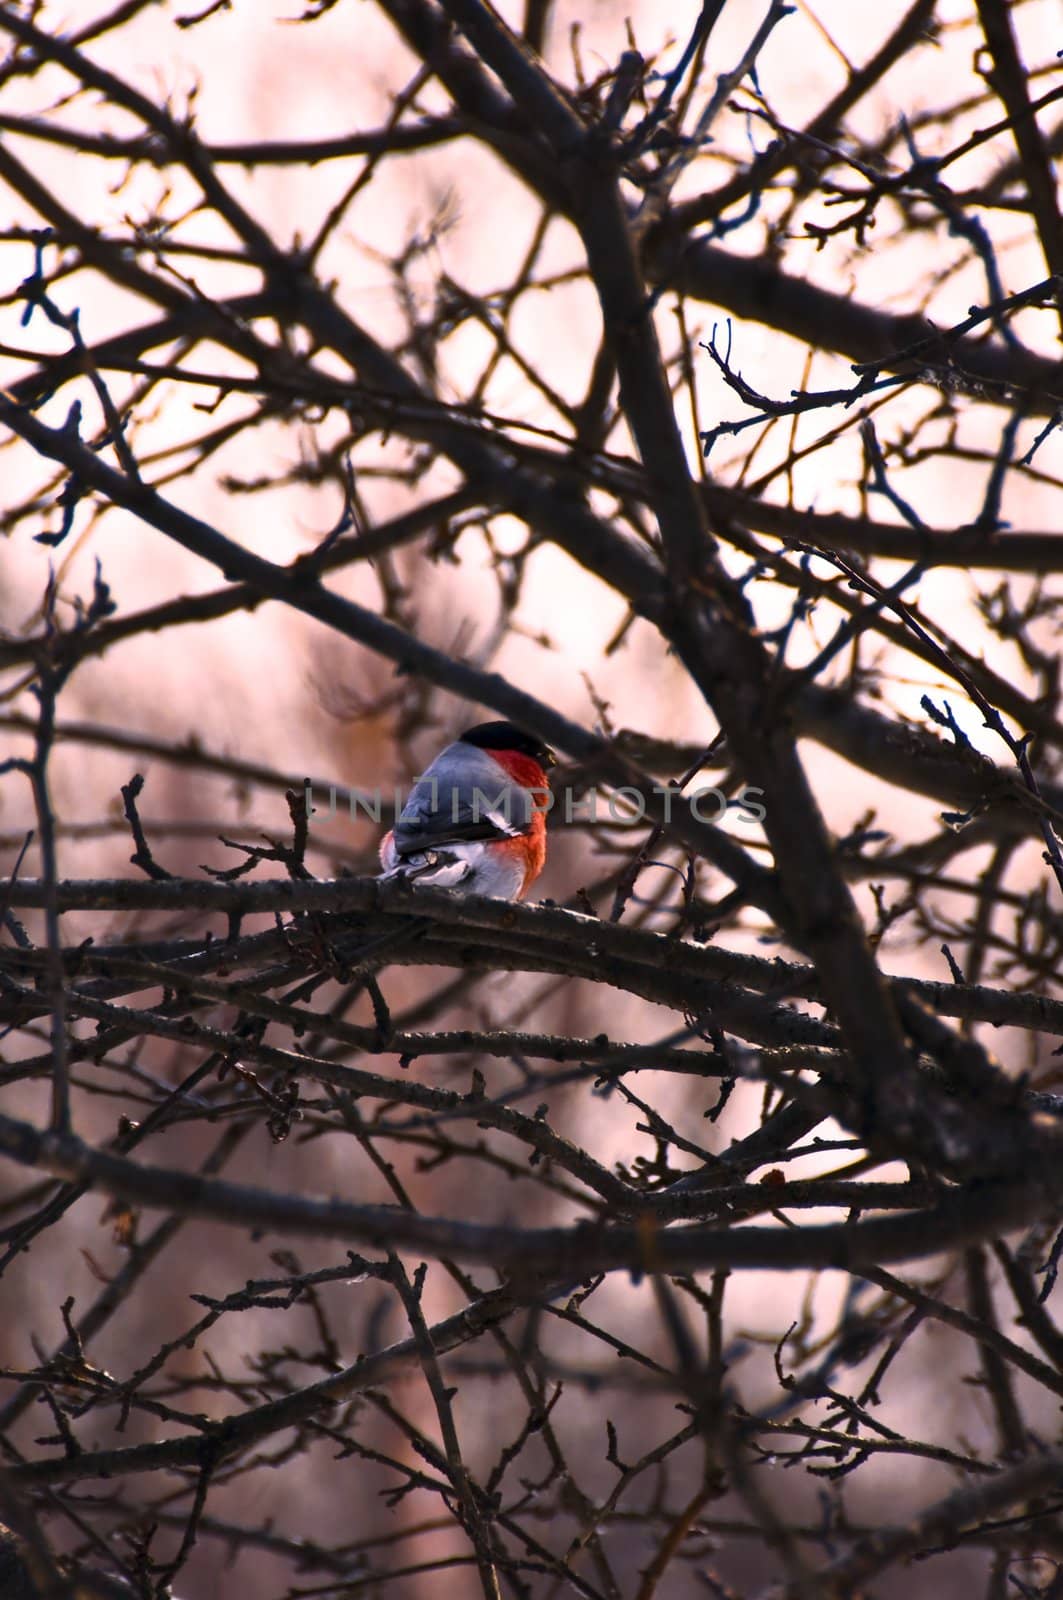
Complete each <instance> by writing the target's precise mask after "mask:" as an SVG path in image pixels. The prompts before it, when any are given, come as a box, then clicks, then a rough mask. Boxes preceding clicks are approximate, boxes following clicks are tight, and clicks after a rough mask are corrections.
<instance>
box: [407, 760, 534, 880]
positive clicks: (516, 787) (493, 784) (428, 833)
mask: <svg viewBox="0 0 1063 1600" xmlns="http://www.w3.org/2000/svg"><path fill="white" fill-rule="evenodd" d="M534 810H535V801H534V798H533V796H532V794H531V791H530V790H528V789H524V788H522V787H521V785H520V784H518V783H514V782H513V780H512V779H511V778H510V777H509V776H508V775H507V774H506V773H505V772H504V771H503V769H502V768H501V767H500V766H499V765H498V762H497V761H495V760H493V759H492V757H491V756H489V755H488V754H487V751H486V750H479V749H477V748H476V746H475V745H466V744H462V743H461V742H460V741H457V742H456V743H454V744H448V745H447V747H446V749H445V750H443V751H441V752H440V754H439V755H438V756H437V757H436V759H435V760H434V761H433V762H432V765H431V766H430V767H428V768H427V770H426V771H425V772H424V773H423V774H422V775H421V777H420V778H418V780H417V782H416V783H415V784H414V786H413V788H412V789H411V790H410V796H409V799H408V800H407V801H406V804H405V805H404V806H403V808H402V812H401V814H400V816H399V818H398V821H397V822H396V823H395V848H396V850H397V851H398V852H399V854H400V855H406V854H408V853H409V852H410V851H411V850H427V849H431V848H432V847H433V846H436V845H442V844H452V843H456V842H458V841H460V840H463V839H509V838H515V837H516V836H517V835H519V834H522V833H527V831H528V829H529V828H530V827H531V821H532V816H533V814H534Z"/></svg>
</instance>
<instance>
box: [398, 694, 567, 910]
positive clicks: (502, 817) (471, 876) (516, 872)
mask: <svg viewBox="0 0 1063 1600" xmlns="http://www.w3.org/2000/svg"><path fill="white" fill-rule="evenodd" d="M556 759H557V758H556V757H555V755H554V753H553V751H552V750H551V749H549V747H548V746H547V745H545V744H544V743H543V742H542V740H541V739H538V738H536V736H535V735H534V734H532V733H527V732H525V730H524V729H523V728H518V727H517V726H516V725H515V724H514V723H512V722H481V723H478V724H477V726H476V727H474V728H466V730H465V732H464V733H463V734H462V735H461V736H460V738H458V739H455V740H454V742H453V744H448V745H447V746H446V748H445V749H444V750H441V751H440V753H439V754H438V755H437V756H436V758H435V760H434V761H433V762H432V763H431V765H430V766H429V767H427V768H426V769H425V771H424V772H423V773H422V774H421V776H420V777H419V778H418V779H417V781H416V782H415V784H414V786H413V788H412V789H411V790H410V794H409V798H408V799H407V801H406V804H405V805H404V806H403V808H402V811H401V812H400V813H399V816H398V818H397V819H396V822H395V826H394V828H392V829H390V830H389V831H388V832H387V833H386V834H385V835H384V838H383V839H382V840H381V842H380V865H381V867H382V868H383V871H382V872H381V873H380V878H381V879H393V880H394V879H404V880H405V881H406V882H408V883H410V884H411V885H412V886H413V887H414V888H418V887H423V888H434V889H460V890H461V892H462V893H463V894H484V895H493V896H495V897H496V898H497V899H501V900H522V899H523V898H524V896H525V895H526V894H527V892H528V890H529V889H530V888H531V886H532V884H533V883H534V882H535V880H536V878H537V877H538V876H539V874H540V872H542V870H543V866H544V864H545V862H546V812H547V811H548V810H549V808H550V803H551V796H550V788H549V779H548V777H547V773H548V771H549V769H550V768H551V767H552V766H554V765H555V763H556Z"/></svg>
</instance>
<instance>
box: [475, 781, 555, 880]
mask: <svg viewBox="0 0 1063 1600" xmlns="http://www.w3.org/2000/svg"><path fill="white" fill-rule="evenodd" d="M487 754H488V755H489V756H490V757H491V759H492V761H497V762H498V765H499V766H500V767H501V768H502V770H503V772H505V773H506V775H507V776H508V777H510V778H512V779H513V781H514V783H519V784H520V786H521V788H522V789H529V790H530V791H531V794H532V799H533V800H534V802H535V804H534V809H533V811H532V817H531V826H530V827H529V829H528V831H527V833H521V834H518V835H517V836H516V837H515V838H513V839H497V840H493V841H492V843H491V845H490V846H489V848H490V849H491V850H492V851H493V852H496V853H497V854H499V855H504V856H509V857H512V858H514V859H515V860H517V861H519V862H520V863H521V864H522V866H523V867H524V881H523V883H522V884H521V886H520V891H519V893H518V895H517V899H518V900H523V899H524V896H525V895H526V894H527V892H528V890H529V889H530V888H531V886H532V884H533V883H534V882H535V880H536V878H537V877H538V876H539V874H540V872H542V870H543V867H544V866H545V865H546V813H547V810H548V809H549V805H550V785H549V780H548V779H547V776H546V773H545V772H544V770H543V768H542V767H541V766H540V764H539V762H538V761H536V759H535V757H534V756H527V755H525V754H524V753H523V752H522V751H520V750H491V749H488V751H487Z"/></svg>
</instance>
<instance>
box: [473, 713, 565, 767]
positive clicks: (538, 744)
mask: <svg viewBox="0 0 1063 1600" xmlns="http://www.w3.org/2000/svg"><path fill="white" fill-rule="evenodd" d="M461 738H462V743H463V744H473V745H476V747H477V749H479V750H516V751H519V753H520V754H521V755H522V756H531V757H532V758H533V759H534V760H535V761H538V763H539V765H540V766H541V767H552V766H555V765H556V764H557V757H556V756H555V755H554V752H553V751H552V750H551V749H550V746H549V745H547V744H544V743H543V741H542V740H541V739H539V738H537V737H536V735H535V734H534V733H527V732H526V731H525V729H523V728H518V727H517V726H516V725H515V724H514V723H512V722H480V723H477V725H476V727H475V728H466V730H465V732H464V733H463V734H462V736H461Z"/></svg>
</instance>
